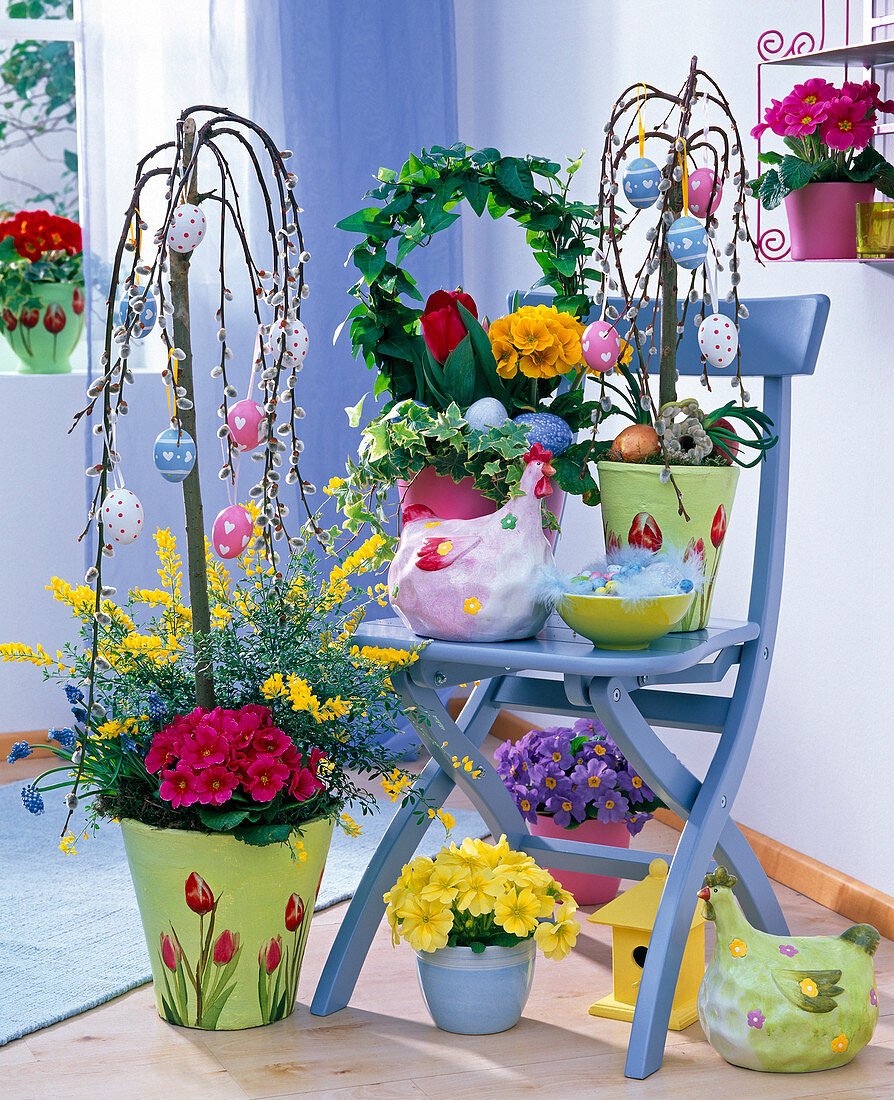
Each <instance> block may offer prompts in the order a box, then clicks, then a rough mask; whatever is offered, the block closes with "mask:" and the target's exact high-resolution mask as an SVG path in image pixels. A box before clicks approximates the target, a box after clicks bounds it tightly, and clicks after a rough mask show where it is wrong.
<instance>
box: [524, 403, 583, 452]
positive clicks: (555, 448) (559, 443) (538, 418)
mask: <svg viewBox="0 0 894 1100" xmlns="http://www.w3.org/2000/svg"><path fill="white" fill-rule="evenodd" d="M513 424H521V425H522V427H524V428H527V429H528V442H529V443H539V444H540V445H541V447H546V449H547V450H548V451H549V452H550V453H551V454H552V456H553V458H555V457H556V455H560V454H562V452H563V451H567V450H568V448H569V447H570V446H571V444H572V442H573V440H574V433H573V432H572V430H571V428H570V427H569V426H568V425H567V424H566V423H565V421H564V420H563V419H562V418H561V416H556V415H555V414H554V413H547V412H539V413H522V414H521V416H517V417H516V418H515V419H514V420H513Z"/></svg>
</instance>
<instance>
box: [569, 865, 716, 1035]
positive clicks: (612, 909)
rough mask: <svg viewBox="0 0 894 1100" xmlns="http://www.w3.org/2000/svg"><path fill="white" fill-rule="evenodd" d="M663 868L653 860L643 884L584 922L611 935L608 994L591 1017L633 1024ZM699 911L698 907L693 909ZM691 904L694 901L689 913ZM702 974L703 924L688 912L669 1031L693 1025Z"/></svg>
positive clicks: (664, 874)
mask: <svg viewBox="0 0 894 1100" xmlns="http://www.w3.org/2000/svg"><path fill="white" fill-rule="evenodd" d="M667 870H668V867H667V863H666V862H665V861H664V860H663V859H653V860H652V862H651V863H650V864H649V874H648V876H647V877H646V878H644V879H643V880H642V882H638V883H636V885H635V886H631V887H630V889H629V890H625V891H624V893H623V894H621V896H620V897H617V898H615V900H614V901H610V902H609V903H608V905H603V906H602V908H601V909H597V910H596V912H595V913H592V914H591V915H590V916H589V917H587V920H590V921H593V923H594V924H608V925H610V926H611V930H612V993H611V996H610V997H603V998H602V1000H601V1001H597V1002H596V1003H595V1004H593V1005H590V1009H589V1011H590V1015H591V1016H608V1017H610V1018H611V1019H613V1020H627V1021H630V1020H632V1019H633V1010H634V1008H635V1007H636V994H637V991H638V990H639V983H640V979H641V978H642V974H643V965H644V963H645V961H646V953H647V951H648V949H649V940H650V939H651V937H652V928H653V927H654V924H655V917H656V915H657V913H658V904H659V902H660V901H661V895H662V893H663V892H664V884H665V881H666V880H667ZM698 908H699V910H701V906H698ZM694 909H695V899H694V898H693V910H694ZM704 973H705V918H704V917H703V916H701V913H700V912H699V913H695V912H693V917H692V922H691V924H690V925H689V937H688V939H687V940H686V950H685V951H684V953H683V963H682V965H681V967H680V976H679V978H678V979H677V988H676V989H675V990H674V1000H673V1004H672V1006H671V1014H670V1025H669V1026H670V1027H671V1029H672V1030H673V1031H682V1029H683V1028H684V1027H689V1025H690V1024H691V1023H694V1022H695V1021H696V1020H697V1019H698V1011H697V1009H696V1002H697V1000H698V987H699V985H700V984H701V980H702V977H703V976H704Z"/></svg>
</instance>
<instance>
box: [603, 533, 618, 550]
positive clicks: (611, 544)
mask: <svg viewBox="0 0 894 1100" xmlns="http://www.w3.org/2000/svg"><path fill="white" fill-rule="evenodd" d="M605 549H606V550H607V551H608V553H609V554H613V553H616V552H617V551H618V550H620V549H621V538H620V536H619V535H616V534H615V533H614V531H609V533H608V537H607V538H606V540H605Z"/></svg>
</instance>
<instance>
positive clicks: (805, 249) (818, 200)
mask: <svg viewBox="0 0 894 1100" xmlns="http://www.w3.org/2000/svg"><path fill="white" fill-rule="evenodd" d="M874 195H875V184H873V183H808V185H807V186H806V187H799V188H798V190H797V191H792V192H791V194H789V195H786V197H785V212H786V215H787V216H788V226H789V233H790V236H791V247H792V252H791V258H792V259H793V260H855V259H856V258H857V203H858V202H872V199H873V196H874Z"/></svg>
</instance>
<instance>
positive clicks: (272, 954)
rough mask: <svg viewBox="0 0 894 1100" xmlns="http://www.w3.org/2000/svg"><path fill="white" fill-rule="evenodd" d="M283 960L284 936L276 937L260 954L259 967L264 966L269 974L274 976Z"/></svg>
mask: <svg viewBox="0 0 894 1100" xmlns="http://www.w3.org/2000/svg"><path fill="white" fill-rule="evenodd" d="M281 959H282V936H276V937H275V938H274V939H272V940H271V941H270V943H268V944H265V945H264V947H262V948H261V950H260V951H259V952H258V965H259V966H263V968H264V969H265V970H266V971H267V973H268V974H272V973H273V971H274V970H275V969H276V968H277V967H278V966H279V964H280V960H281Z"/></svg>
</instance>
